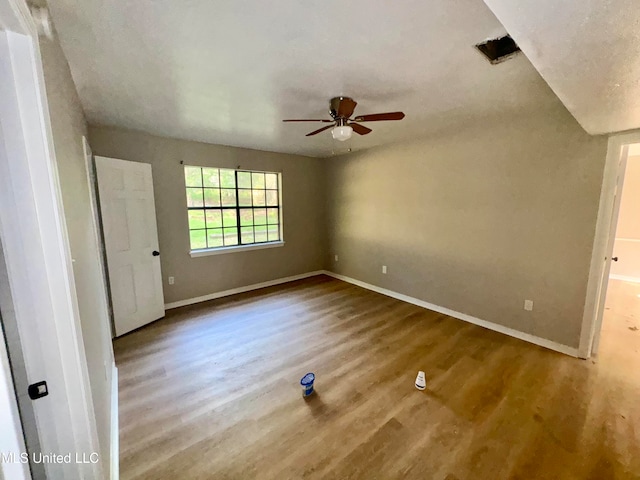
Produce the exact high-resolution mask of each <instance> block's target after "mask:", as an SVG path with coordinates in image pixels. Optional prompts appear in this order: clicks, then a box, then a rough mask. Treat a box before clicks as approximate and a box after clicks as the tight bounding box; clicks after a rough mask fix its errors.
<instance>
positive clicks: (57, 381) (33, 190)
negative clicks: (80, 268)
mask: <svg viewBox="0 0 640 480" xmlns="http://www.w3.org/2000/svg"><path fill="white" fill-rule="evenodd" d="M11 17H13V18H11ZM2 26H4V27H5V28H6V30H5V32H3V34H6V36H7V40H8V44H7V45H8V51H9V52H10V53H9V55H7V56H3V55H0V57H4V59H5V60H4V61H5V62H6V63H5V64H4V66H3V78H2V81H1V84H2V87H3V88H0V116H1V117H2V119H3V122H2V124H3V125H2V126H3V129H4V138H5V148H6V151H7V154H8V155H9V158H10V159H11V161H6V160H5V159H2V158H1V156H0V235H1V236H2V243H3V247H4V253H5V258H6V266H7V272H8V275H9V284H10V288H11V293H12V298H13V300H14V307H15V315H16V319H17V322H18V325H19V328H20V337H21V339H22V344H23V345H22V347H23V352H24V356H25V367H26V370H27V375H28V377H29V379H30V380H31V379H33V381H37V380H43V379H44V380H47V382H48V383H49V391H50V394H49V395H48V396H47V397H45V398H43V399H40V400H38V401H37V402H34V404H33V405H34V413H35V417H36V423H37V426H38V433H39V437H40V438H39V440H40V446H41V448H42V451H44V452H53V453H66V452H80V453H90V452H95V451H98V436H97V429H96V423H95V414H94V411H93V403H92V401H91V390H90V386H89V378H88V371H87V366H86V357H85V352H84V344H83V341H82V331H81V328H80V319H79V314H78V305H77V299H76V295H75V285H74V279H73V269H72V265H71V257H70V253H69V241H68V238H67V231H66V224H65V220H64V210H63V208H62V200H61V196H60V186H59V181H58V172H57V168H56V162H55V154H54V148H53V139H52V134H51V122H50V116H49V110H48V105H47V98H46V95H45V83H44V75H43V71H42V61H41V56H40V49H39V44H38V37H37V30H36V28H35V25H34V24H33V21H32V19H31V17H30V13H29V10H28V7H27V5H26V2H25V1H24V0H9V1H5V2H0V29H1V28H2ZM8 30H11V31H8ZM45 469H46V472H47V477H50V478H101V475H102V468H101V465H99V464H77V465H76V464H46V465H45Z"/></svg>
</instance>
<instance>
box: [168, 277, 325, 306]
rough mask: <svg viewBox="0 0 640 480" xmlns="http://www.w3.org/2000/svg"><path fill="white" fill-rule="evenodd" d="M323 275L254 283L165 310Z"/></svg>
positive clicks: (182, 301)
mask: <svg viewBox="0 0 640 480" xmlns="http://www.w3.org/2000/svg"><path fill="white" fill-rule="evenodd" d="M323 273H326V272H325V271H324V270H316V271H314V272H307V273H301V274H300V275H292V276H290V277H283V278H277V279H275V280H269V281H268V282H261V283H254V284H253V285H247V286H246V287H238V288H231V289H229V290H224V291H222V292H216V293H210V294H209V295H203V296H201V297H195V298H188V299H186V300H179V301H177V302H172V303H167V304H165V306H164V308H165V310H170V309H172V308H178V307H184V306H186V305H193V304H194V303H200V302H206V301H208V300H215V299H216V298H222V297H228V296H229V295H235V294H236V293H244V292H250V291H251V290H258V289H259V288H266V287H272V286H274V285H280V284H281V283H287V282H293V281H295V280H302V279H303V278H309V277H315V276H316V275H322V274H323Z"/></svg>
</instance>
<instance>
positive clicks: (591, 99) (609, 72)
mask: <svg viewBox="0 0 640 480" xmlns="http://www.w3.org/2000/svg"><path fill="white" fill-rule="evenodd" d="M485 3H486V4H487V5H489V7H490V8H491V9H492V10H493V12H494V13H495V14H496V16H497V17H498V19H499V20H500V21H501V22H502V24H503V25H504V26H505V27H506V28H507V29H508V30H509V33H510V34H511V36H512V37H513V38H514V39H515V40H516V41H517V42H518V44H519V45H520V47H521V48H522V50H523V51H524V52H525V53H526V55H527V57H528V58H529V60H531V63H533V65H534V66H535V67H536V69H537V70H538V71H539V72H540V74H541V75H542V77H543V78H544V79H545V80H546V81H547V83H548V84H549V85H550V86H551V88H552V89H553V91H554V92H555V93H556V95H558V97H559V98H560V100H562V103H564V105H565V106H566V107H567V109H568V110H569V111H570V112H571V113H572V114H573V116H574V117H575V118H576V119H577V120H578V122H579V123H580V124H581V125H582V127H583V128H584V129H585V130H586V131H587V132H589V133H591V134H594V135H595V134H602V133H611V132H617V131H622V130H631V129H635V128H640V2H639V1H638V0H606V1H605V0H579V1H558V0H527V1H513V0H485Z"/></svg>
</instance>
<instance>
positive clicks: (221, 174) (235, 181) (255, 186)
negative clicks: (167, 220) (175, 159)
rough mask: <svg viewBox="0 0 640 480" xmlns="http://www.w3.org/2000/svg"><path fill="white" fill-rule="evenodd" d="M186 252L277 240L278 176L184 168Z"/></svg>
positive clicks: (279, 219) (272, 173) (278, 232)
mask: <svg viewBox="0 0 640 480" xmlns="http://www.w3.org/2000/svg"><path fill="white" fill-rule="evenodd" d="M184 178H185V185H186V189H187V208H188V215H189V238H190V242H191V250H192V251H193V250H205V249H216V248H224V247H236V246H242V245H256V244H267V243H270V242H280V241H282V234H281V230H282V229H281V225H282V222H281V214H280V212H281V206H280V174H278V173H274V172H252V171H248V170H230V169H224V168H205V167H192V166H185V167H184Z"/></svg>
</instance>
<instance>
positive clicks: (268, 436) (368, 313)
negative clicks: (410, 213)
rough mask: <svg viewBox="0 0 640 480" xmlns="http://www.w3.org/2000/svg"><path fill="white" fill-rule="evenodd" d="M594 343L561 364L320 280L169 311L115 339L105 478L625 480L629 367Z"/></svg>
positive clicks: (634, 383) (639, 393)
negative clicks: (420, 385) (115, 392)
mask: <svg viewBox="0 0 640 480" xmlns="http://www.w3.org/2000/svg"><path fill="white" fill-rule="evenodd" d="M627 331H628V330H627ZM637 338H640V334H639V335H638V336H636V337H634V341H636V343H635V346H636V347H637V346H638V343H637ZM611 347H612V345H611V344H610V339H608V338H603V351H602V352H601V354H600V356H599V357H598V358H597V359H595V360H589V361H584V360H578V359H574V358H570V357H567V356H564V355H561V354H558V353H555V352H551V351H549V350H545V349H543V348H540V347H536V346H534V345H530V344H528V343H525V342H523V341H520V340H516V339H513V338H510V337H507V336H505V335H501V334H499V333H494V332H491V331H489V330H485V329H483V328H480V327H476V326H474V325H470V324H467V323H465V322H462V321H459V320H455V319H452V318H450V317H447V316H445V315H441V314H438V313H434V312H430V311H427V310H424V309H421V308H419V307H416V306H413V305H409V304H406V303H403V302H400V301H398V300H394V299H391V298H389V297H385V296H383V295H379V294H376V293H373V292H370V291H367V290H364V289H362V288H359V287H356V286H353V285H350V284H347V283H344V282H341V281H338V280H334V279H331V278H328V277H326V276H318V277H313V278H310V279H307V280H302V281H298V282H293V283H290V284H286V285H281V286H278V287H273V288H268V289H263V290H259V291H256V292H251V293H247V294H241V295H236V296H233V297H228V298H225V299H219V300H215V301H210V302H207V303H202V304H199V305H194V306H191V307H184V308H180V309H175V310H172V311H170V312H168V315H167V317H166V318H165V319H163V320H160V321H158V322H155V323H154V324H152V325H149V326H147V327H145V328H143V329H141V330H139V331H136V332H134V333H132V334H130V335H127V336H125V337H123V338H121V339H118V340H117V341H116V342H115V350H116V357H117V365H118V368H119V374H120V442H121V443H120V449H121V460H120V461H121V463H120V468H121V478H122V479H125V480H126V479H153V480H160V479H172V480H173V479H180V480H183V479H278V480H283V479H303V478H304V479H320V478H323V479H374V478H378V479H421V480H425V479H446V480H456V479H457V480H467V479H468V480H471V479H490V480H497V479H526V480H529V479H576V480H578V479H580V480H584V479H587V480H607V479H627V478H629V479H632V478H633V479H638V478H640V374H639V372H638V367H639V366H640V361H639V357H638V352H637V348H636V352H635V354H632V353H630V354H629V355H619V352H617V351H616V348H611ZM418 370H425V371H426V374H427V390H426V391H424V392H420V391H418V390H416V388H415V387H414V385H413V383H414V380H415V376H416V373H417V371H418ZM308 371H313V372H315V373H316V388H317V394H316V395H315V396H313V397H311V398H310V399H308V400H304V399H303V398H302V396H301V389H300V386H299V379H300V377H302V375H304V374H305V373H306V372H308Z"/></svg>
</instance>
